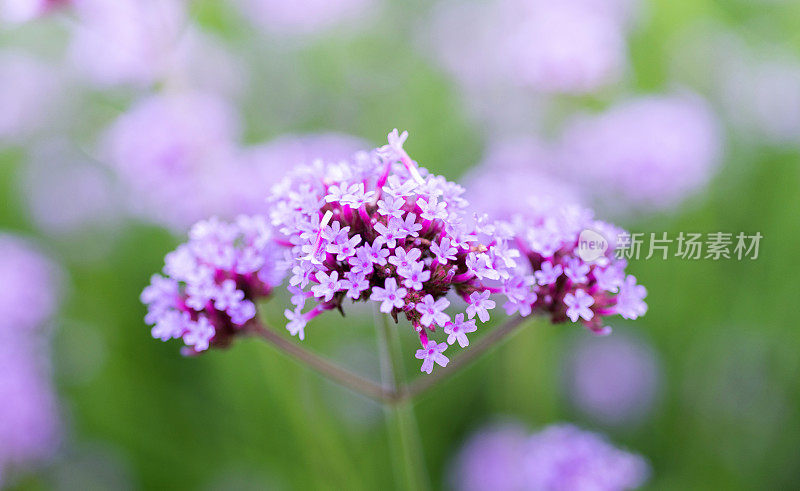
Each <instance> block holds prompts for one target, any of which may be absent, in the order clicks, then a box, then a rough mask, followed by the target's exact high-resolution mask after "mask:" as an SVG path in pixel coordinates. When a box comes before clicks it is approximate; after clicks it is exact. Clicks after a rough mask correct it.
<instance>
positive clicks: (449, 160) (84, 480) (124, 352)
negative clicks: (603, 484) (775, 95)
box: [0, 0, 800, 490]
mask: <svg viewBox="0 0 800 491" xmlns="http://www.w3.org/2000/svg"><path fill="white" fill-rule="evenodd" d="M428 8H429V6H428V5H427V4H426V2H421V1H414V2H396V3H394V4H391V5H390V6H389V10H390V13H389V14H388V15H385V18H386V19H384V20H383V21H381V22H380V23H378V24H377V25H376V26H375V27H373V28H371V29H367V31H366V32H363V33H359V34H357V35H354V36H347V37H343V38H341V39H327V38H326V39H324V40H319V41H316V42H312V43H311V44H309V45H307V46H303V47H301V48H297V49H295V50H293V51H292V52H291V53H290V54H288V55H287V54H286V53H284V54H281V55H276V58H275V60H276V61H275V64H270V63H267V62H265V60H264V59H262V68H263V73H259V77H260V78H258V79H257V80H259V83H260V84H263V87H264V90H263V91H259V90H258V89H255V90H252V95H250V96H248V97H252V98H253V101H252V102H253V103H252V104H249V105H248V107H249V110H248V111H247V112H246V113H245V114H244V116H245V118H246V121H247V127H246V131H247V139H248V141H252V142H258V141H262V140H265V139H268V138H270V137H273V136H276V135H279V134H283V133H287V132H299V131H314V130H337V131H342V132H346V133H351V134H354V135H359V136H363V137H365V138H368V139H369V140H371V141H372V142H375V143H376V144H377V143H379V142H381V141H382V140H383V139H384V138H385V134H386V133H387V132H388V130H390V129H392V128H394V127H398V128H401V129H403V128H405V129H408V130H409V131H410V132H411V138H410V139H409V141H408V145H407V149H408V150H409V153H410V154H411V155H412V156H414V157H415V158H416V159H417V160H418V161H419V162H420V163H421V164H422V165H424V166H426V167H428V168H429V169H431V170H432V171H434V172H437V173H441V174H444V175H445V176H447V177H448V178H451V179H457V178H459V177H460V176H461V175H463V173H464V172H465V171H466V170H468V169H469V168H470V167H471V166H473V165H475V164H476V163H478V162H479V161H480V160H481V156H482V151H483V149H484V144H485V142H484V136H483V133H482V128H480V127H479V124H478V123H475V122H473V121H472V120H470V118H469V117H468V116H467V114H466V111H465V109H464V108H463V101H461V100H460V99H459V94H458V92H457V90H456V89H455V87H454V85H453V84H452V82H450V81H449V80H448V77H447V76H446V75H445V74H443V73H442V72H441V71H440V70H438V69H437V68H436V67H435V66H434V65H433V64H432V63H431V61H430V60H429V59H427V58H425V57H424V56H422V55H421V54H419V52H418V50H415V49H412V48H411V46H410V45H411V43H412V41H411V39H412V38H413V37H414V36H415V29H416V28H417V25H418V23H419V22H421V19H423V18H424V14H425V12H426V10H427V9H428ZM648 11H649V13H648V16H647V18H646V21H644V22H642V23H641V25H640V27H639V28H638V29H636V30H635V33H634V35H633V38H632V40H631V43H630V50H631V56H632V63H633V76H632V79H631V80H632V84H633V85H632V87H631V89H632V90H633V91H642V92H647V91H658V90H662V89H665V88H667V87H668V85H669V84H670V83H671V80H672V79H671V77H670V76H669V73H670V66H671V62H672V60H671V59H670V57H671V55H670V53H671V51H670V46H671V44H670V40H671V39H673V38H674V37H675V36H676V35H677V34H678V33H680V32H682V31H683V30H684V29H686V28H688V27H689V26H691V25H694V24H695V23H697V22H698V20H711V21H714V22H716V23H719V24H722V25H725V26H727V27H728V28H731V29H734V30H736V31H738V32H739V33H740V34H741V35H742V36H743V37H744V38H745V39H747V40H748V41H750V42H754V43H758V42H762V41H765V40H766V41H770V42H780V43H786V44H787V45H789V46H791V47H792V49H793V50H794V52H795V54H798V55H800V2H792V1H786V2H778V1H775V2H751V1H746V0H741V1H710V0H706V1H703V0H659V1H653V2H649V4H648ZM193 14H194V16H195V17H196V18H197V19H198V20H199V22H201V23H202V24H203V25H205V27H207V28H208V29H210V30H212V31H216V32H217V33H219V34H221V35H222V36H224V37H225V38H226V39H227V40H228V42H230V43H231V44H232V45H234V46H236V45H237V44H238V45H241V46H245V45H247V44H248V43H250V42H252V39H251V38H249V37H248V35H247V34H246V33H244V34H243V33H242V30H241V29H239V26H238V24H237V23H238V22H239V20H238V19H237V18H236V17H234V16H231V15H230V14H229V13H228V11H227V9H226V8H225V6H224V4H223V3H222V2H216V1H213V0H204V1H200V2H196V3H194V4H193ZM264 49H265V53H262V54H263V55H264V56H263V57H262V56H260V55H259V59H261V58H268V57H267V55H268V54H270V53H269V52H268V51H269V48H264ZM267 61H268V60H267ZM298 81H302V84H301V85H298V84H297V82H298ZM298 101H302V104H299V103H298ZM95 103H96V104H98V107H101V108H105V109H101V110H98V111H97V113H96V114H95V117H97V118H98V119H99V120H100V122H99V124H101V125H102V124H105V123H107V122H108V121H110V120H111V119H112V118H113V117H114V116H115V115H116V113H115V112H114V109H113V104H112V103H111V102H110V101H108V100H99V101H95ZM563 104H564V107H565V108H571V107H576V106H577V107H579V106H581V105H589V106H592V105H594V106H597V105H603V104H604V101H603V100H602V99H585V100H584V99H569V100H565V101H564V102H563ZM77 137H78V138H81V135H77ZM84 137H85V138H88V136H84ZM799 137H800V136H799ZM0 165H1V172H2V174H0V175H1V176H2V177H1V178H0V196H2V207H0V229H3V230H9V231H13V232H18V233H21V234H23V235H28V236H33V237H37V238H38V239H39V240H40V242H41V243H42V244H44V246H45V249H46V250H48V251H49V252H50V253H51V254H52V255H53V256H54V257H55V258H57V259H59V260H60V261H61V262H62V264H63V265H64V267H65V269H66V270H67V274H68V278H67V285H68V290H67V293H66V297H65V299H64V303H63V308H62V311H61V314H60V316H59V317H58V319H57V320H56V324H57V325H56V326H55V327H56V329H55V338H54V342H53V351H54V361H53V366H54V374H55V380H56V384H57V387H58V390H59V394H60V397H61V399H62V404H63V410H64V415H65V421H66V428H67V430H66V431H67V435H66V438H65V444H64V449H63V452H62V454H61V456H60V457H59V458H58V459H56V461H55V462H54V463H52V464H51V465H49V466H45V467H44V468H42V469H41V470H40V471H39V472H37V473H34V474H31V475H28V476H26V477H24V478H22V479H21V480H20V481H19V482H17V483H16V484H15V485H14V488H18V489H50V488H53V487H62V488H72V489H93V488H94V489H97V488H107V487H113V488H121V489H125V488H132V489H265V488H268V489H379V488H385V489H389V488H391V487H392V470H391V466H390V460H389V459H390V455H389V449H388V446H387V436H386V433H385V428H384V424H383V421H382V413H381V410H380V407H378V406H377V405H375V404H374V403H372V402H370V401H367V400H365V399H363V398H362V397H360V396H358V395H356V394H353V393H351V392H349V391H347V390H345V389H341V388H339V387H338V386H335V385H332V384H331V383H329V382H327V381H325V380H323V379H322V378H320V377H319V376H318V375H316V374H315V373H313V372H311V371H309V370H307V369H305V368H302V367H300V366H298V365H296V364H295V363H294V362H292V361H290V360H288V359H287V358H285V357H284V356H282V355H281V354H279V353H277V352H276V351H275V350H273V349H272V348H271V347H269V346H267V345H264V344H263V343H260V342H258V341H254V340H241V341H238V342H237V343H235V345H234V346H233V347H232V348H231V349H229V350H226V351H213V352H210V353H208V354H205V355H203V356H201V357H198V358H194V359H185V358H182V357H181V356H180V355H179V354H178V345H177V343H161V342H156V341H154V340H153V339H152V338H151V337H150V333H149V329H148V328H147V326H145V324H144V322H143V320H142V318H143V315H144V312H145V310H144V307H143V306H142V305H141V304H140V303H139V301H138V297H139V293H140V292H141V290H142V288H143V287H144V286H145V285H146V284H147V282H148V280H149V277H150V275H151V274H152V273H153V272H156V271H158V270H159V269H160V268H161V266H162V264H163V256H164V254H165V253H166V252H168V251H169V250H171V249H172V248H174V247H175V246H176V245H177V244H178V243H179V242H180V241H181V238H179V237H173V236H172V235H170V234H169V233H167V232H166V231H164V230H162V229H160V228H157V227H154V226H150V225H146V224H143V223H137V222H134V221H131V220H128V221H126V222H124V223H123V224H122V225H121V226H119V227H117V228H115V229H114V230H113V231H107V230H106V231H102V230H101V231H96V232H95V233H93V234H90V235H84V236H81V237H71V238H69V239H60V240H54V239H53V238H52V237H47V236H41V235H40V234H38V233H37V232H36V230H35V229H34V228H33V227H32V225H30V224H29V223H28V222H27V221H26V218H25V216H26V215H25V212H24V210H23V205H22V200H21V196H20V193H21V192H22V191H21V190H20V189H19V188H18V187H17V184H16V178H15V176H16V175H17V173H18V171H19V169H20V168H21V166H23V165H24V154H23V153H22V152H20V151H17V150H13V149H12V150H4V151H3V152H2V154H0ZM798 188H800V165H798V152H797V148H796V146H795V147H794V148H790V147H788V146H787V147H780V146H774V145H755V146H754V145H752V144H747V145H745V144H741V143H740V142H739V141H738V140H737V139H736V138H735V137H729V138H728V141H727V145H726V150H725V162H724V164H723V166H722V168H721V171H720V172H719V174H718V176H717V177H716V178H715V180H714V182H713V183H712V185H711V187H710V188H709V189H708V190H707V191H705V192H703V193H702V194H701V195H700V196H698V197H696V198H695V199H693V200H692V201H691V202H690V203H688V204H686V205H685V206H684V207H683V208H682V209H680V210H678V211H676V212H672V213H670V214H663V215H656V216H649V217H647V218H640V219H637V220H636V221H633V222H629V223H620V225H622V226H625V227H627V228H628V229H630V230H632V231H637V232H664V231H666V232H668V233H669V234H670V236H675V235H677V233H678V232H680V231H685V232H686V231H701V232H714V231H728V232H739V231H744V232H747V233H755V232H760V233H761V234H763V236H764V239H763V240H762V242H761V251H760V256H759V258H758V259H757V260H755V261H750V260H744V261H736V260H722V261H710V260H698V261H690V260H681V259H677V258H671V259H669V260H667V261H661V260H650V261H643V260H640V261H634V262H633V263H632V264H631V266H630V270H631V272H632V273H633V274H635V275H636V276H637V277H638V278H639V280H640V282H641V283H642V284H644V285H646V286H647V288H648V292H649V294H648V299H647V300H648V304H649V311H648V313H647V315H646V316H645V317H644V318H642V319H640V320H638V321H636V322H631V323H627V324H624V323H623V322H622V321H620V322H618V323H616V324H614V325H615V327H619V328H620V329H621V330H623V331H624V330H628V331H633V332H635V333H636V334H638V335H640V336H641V337H642V338H644V339H646V340H648V341H650V342H651V343H652V344H653V346H654V348H655V350H656V351H657V352H658V354H659V358H660V362H661V368H662V371H663V385H662V387H661V393H660V395H659V398H658V400H657V403H656V406H655V407H654V409H653V410H652V412H651V414H650V415H649V416H648V417H647V418H646V419H645V420H644V421H643V422H641V423H640V424H638V425H636V426H634V427H603V426H597V425H596V424H594V423H593V422H592V421H589V420H586V419H584V417H583V416H582V415H581V414H580V413H578V412H576V411H575V410H574V409H572V407H571V406H570V404H568V401H567V400H566V397H565V395H564V393H563V389H562V387H561V385H560V377H561V373H562V370H563V363H562V360H563V358H564V356H565V350H566V348H567V346H568V345H569V344H570V343H571V342H573V341H574V339H575V338H576V337H580V336H589V335H590V334H589V333H588V332H584V331H583V330H582V329H579V328H577V327H575V326H571V325H558V326H551V325H549V324H547V323H546V322H541V321H534V322H531V323H529V325H527V326H526V328H525V329H524V330H523V331H522V332H521V333H520V334H518V335H517V336H516V337H514V338H513V340H512V341H510V342H509V343H507V344H505V345H503V346H501V347H500V348H498V349H496V350H494V351H493V352H491V354H490V355H488V356H486V357H484V358H483V359H481V360H480V361H479V362H477V363H475V364H474V365H472V366H471V367H470V368H469V369H467V370H464V371H463V372H462V373H461V374H459V375H458V376H457V377H456V378H454V379H451V380H449V381H448V382H446V383H445V384H443V385H442V386H440V387H439V388H437V389H436V390H435V391H434V392H431V393H429V394H427V395H426V396H425V397H424V398H423V399H422V400H420V401H419V402H418V404H417V405H416V406H415V409H416V412H417V415H418V418H419V422H420V426H421V429H422V437H423V444H424V448H425V453H426V463H427V467H428V469H429V471H430V474H431V477H432V479H433V481H434V484H435V485H436V486H445V485H446V479H447V467H448V465H449V463H450V461H451V459H452V457H453V456H454V455H455V453H456V452H457V450H458V448H459V446H460V445H461V443H463V442H464V440H465V438H466V437H467V436H468V435H469V433H470V431H472V430H474V429H476V428H478V427H479V426H481V425H482V424H483V423H486V422H488V421H491V420H493V419H495V418H497V417H498V416H511V417H514V418H516V419H519V420H521V421H524V422H525V423H527V424H528V425H530V427H531V428H535V427H539V426H542V425H545V424H549V423H553V422H559V421H569V422H573V423H576V424H578V425H581V426H584V427H587V428H592V429H597V430H600V431H602V432H604V433H606V434H608V435H609V436H610V438H611V439H612V440H613V441H615V442H616V443H619V444H620V445H623V446H625V447H628V448H630V449H632V450H634V451H636V452H638V453H641V454H642V455H644V456H646V457H647V458H648V459H649V461H650V463H651V465H652V468H653V478H652V480H651V481H650V483H649V484H648V486H647V487H646V489H732V490H734V489H797V488H800V384H798V382H797V374H798V373H800V357H798V352H800V335H798V333H797V326H796V324H797V314H798V312H800V309H798V307H797V301H796V298H795V297H796V295H797V293H798V287H799V285H800V283H798V278H797V277H795V276H794V274H798V273H800V253H799V252H800V206H799V205H798V203H800V201H799V200H798ZM37 235H38V236H37ZM87 251H88V252H87ZM284 303H285V299H283V298H278V299H275V300H273V301H272V302H271V303H270V304H268V305H265V314H264V315H265V317H266V318H267V319H268V320H270V321H271V322H272V323H273V324H276V325H280V323H281V315H282V314H281V313H282V310H283V308H282V307H281V305H282V304H284ZM308 332H309V336H308V338H307V340H306V341H305V343H306V344H307V345H308V346H309V347H311V348H313V349H315V350H318V351H320V352H323V353H326V354H329V355H331V356H333V357H335V358H337V359H339V360H342V362H343V363H345V364H347V365H350V366H352V367H353V368H354V369H357V370H359V371H361V372H363V373H368V374H371V375H372V376H373V377H377V376H378V367H377V358H376V355H375V341H374V337H373V328H372V318H371V314H370V312H369V311H366V310H364V309H363V308H360V309H359V307H355V308H353V309H351V310H350V311H349V312H348V317H346V318H345V319H339V318H338V316H336V315H335V314H329V315H328V316H325V317H322V318H320V319H318V320H317V321H315V322H314V323H312V325H311V326H309V330H308ZM402 333H403V334H402V335H403V336H404V341H406V342H407V343H408V344H407V346H406V350H407V352H408V353H409V356H408V361H409V363H408V366H407V367H406V368H407V369H408V374H409V376H414V375H415V372H416V364H414V363H412V361H414V360H413V359H412V358H411V353H412V349H413V342H414V341H413V339H411V338H412V335H411V332H406V331H405V330H403V331H402Z"/></svg>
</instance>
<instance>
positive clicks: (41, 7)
mask: <svg viewBox="0 0 800 491" xmlns="http://www.w3.org/2000/svg"><path fill="white" fill-rule="evenodd" d="M70 1H71V0H0V23H2V22H7V23H9V24H21V23H24V22H29V21H32V20H34V19H37V18H39V17H41V16H43V15H46V14H47V13H48V12H50V11H52V10H55V9H57V8H59V7H62V6H64V5H67V4H68V3H70Z"/></svg>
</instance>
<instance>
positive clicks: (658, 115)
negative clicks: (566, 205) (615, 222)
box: [561, 95, 721, 210]
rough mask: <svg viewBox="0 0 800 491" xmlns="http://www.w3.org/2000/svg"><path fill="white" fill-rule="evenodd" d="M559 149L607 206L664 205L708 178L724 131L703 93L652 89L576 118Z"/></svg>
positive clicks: (677, 200) (674, 202)
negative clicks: (654, 93) (667, 92)
mask: <svg viewBox="0 0 800 491" xmlns="http://www.w3.org/2000/svg"><path fill="white" fill-rule="evenodd" d="M561 151H562V158H563V160H564V164H565V165H566V166H567V168H568V171H569V172H570V173H571V175H573V176H575V178H576V179H577V180H579V181H581V182H582V183H583V184H584V189H585V191H586V192H587V193H591V194H593V195H594V196H595V197H597V199H598V200H599V201H600V202H601V203H603V204H605V205H606V206H608V207H609V208H612V209H621V210H626V209H631V208H635V209H639V208H640V207H644V208H651V209H661V208H667V207H671V206H676V205H677V204H679V203H680V202H681V200H683V199H684V198H686V197H687V196H688V195H690V194H692V193H694V192H696V191H698V190H699V189H701V188H702V187H703V186H705V185H706V184H707V183H708V181H709V180H710V179H711V178H712V176H713V174H714V171H715V170H716V167H717V164H718V161H719V158H720V151H721V134H720V128H719V127H718V124H717V120H716V118H715V116H714V114H713V113H712V112H711V111H710V110H709V108H708V107H707V106H706V104H705V103H704V101H703V100H702V99H700V98H699V97H695V96H691V95H683V96H651V97H642V98H639V99H633V100H629V101H626V102H623V103H621V104H618V105H616V106H614V107H612V108H610V109H608V110H607V111H606V112H604V113H601V114H598V115H594V116H583V117H578V118H576V119H575V120H573V121H572V123H571V124H570V125H569V126H568V127H567V129H566V130H565V132H564V135H563V137H562V140H561Z"/></svg>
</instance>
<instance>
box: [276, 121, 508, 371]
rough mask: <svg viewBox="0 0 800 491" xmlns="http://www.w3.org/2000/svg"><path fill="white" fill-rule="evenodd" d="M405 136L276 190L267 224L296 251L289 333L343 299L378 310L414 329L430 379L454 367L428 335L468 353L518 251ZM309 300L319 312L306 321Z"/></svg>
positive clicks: (320, 166) (299, 173)
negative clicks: (421, 161)
mask: <svg viewBox="0 0 800 491" xmlns="http://www.w3.org/2000/svg"><path fill="white" fill-rule="evenodd" d="M407 136H408V135H407V133H405V132H404V133H402V134H399V133H398V132H397V130H395V131H394V132H392V133H391V134H390V135H389V144H388V145H386V146H383V147H381V148H378V149H376V150H375V151H373V152H371V153H366V152H362V153H360V154H357V155H356V156H355V158H354V159H353V160H350V161H341V162H330V163H323V162H317V163H316V164H315V165H313V166H307V167H302V168H299V169H297V170H295V171H294V172H293V173H292V174H291V175H290V176H288V177H287V178H286V179H285V180H284V182H282V183H281V184H279V185H278V186H277V187H276V190H275V194H274V195H273V197H272V202H273V208H272V212H271V218H272V222H273V224H274V225H275V226H276V227H277V228H278V230H279V231H280V233H282V234H284V235H285V236H286V238H287V240H288V241H289V242H290V243H291V244H292V246H293V247H292V249H291V251H290V257H291V262H292V264H293V265H294V266H293V269H292V273H293V274H292V277H291V279H290V284H291V287H290V288H291V289H292V291H293V293H295V296H294V297H293V304H294V309H292V310H287V311H286V316H287V317H288V318H289V319H290V321H291V322H290V323H289V330H290V331H291V332H292V333H293V334H298V335H300V336H301V337H302V336H303V329H304V327H305V325H306V323H307V322H308V321H309V320H310V319H311V318H313V317H315V316H317V315H319V314H320V313H321V312H323V311H326V310H331V309H341V305H342V302H343V301H344V299H345V298H350V299H352V300H354V301H372V302H375V303H376V304H378V308H379V309H380V311H381V312H384V313H386V314H390V315H392V317H393V318H394V319H395V320H397V319H398V318H399V317H400V316H404V317H405V318H406V319H408V320H409V321H410V322H411V324H412V325H413V327H414V329H415V331H416V332H417V333H418V335H419V339H420V343H421V349H420V350H418V351H417V353H416V356H417V358H419V359H421V360H423V365H422V369H423V371H425V372H428V373H430V371H431V370H432V368H433V365H434V364H439V365H441V366H445V365H446V364H447V362H448V359H447V357H446V356H444V355H443V352H444V351H445V349H446V348H447V343H437V342H436V341H434V340H431V339H429V337H428V335H429V333H432V332H435V331H436V329H437V328H441V329H442V330H444V332H445V333H446V334H449V338H448V343H451V344H452V343H455V342H458V343H459V345H461V346H467V345H468V344H469V340H468V338H467V336H466V334H467V333H469V332H473V331H474V330H475V329H476V325H475V321H476V320H480V321H481V322H487V321H488V320H489V318H490V314H489V311H490V310H491V309H493V308H494V307H495V302H494V301H493V300H491V299H490V298H489V296H490V294H492V293H497V292H500V291H501V285H502V282H503V281H509V280H511V273H512V270H513V268H514V267H516V262H515V258H516V256H517V255H518V252H517V251H516V250H515V249H513V248H511V247H510V244H509V243H508V242H507V241H505V240H495V239H494V238H492V236H491V232H492V231H493V227H491V226H490V225H488V224H486V223H484V222H483V221H481V220H476V219H475V217H473V216H470V215H469V213H468V212H467V211H466V210H465V209H466V207H467V202H466V200H464V199H463V198H462V197H461V195H462V194H463V192H464V189H463V188H461V186H458V185H457V184H454V183H452V182H448V181H447V180H445V179H444V178H443V177H440V176H436V175H433V174H430V173H429V172H428V171H427V170H425V169H424V168H420V167H418V166H417V163H416V162H414V161H413V160H411V158H410V157H409V156H408V154H407V153H406V151H405V150H404V149H403V143H404V141H405V139H406V137H407ZM451 291H452V292H455V293H456V294H457V295H458V296H459V297H461V298H462V299H463V300H464V301H465V302H466V303H467V308H466V310H465V311H464V312H463V313H462V314H460V315H458V316H456V317H455V318H452V317H451V315H450V314H448V313H447V312H446V309H447V308H448V307H449V306H450V301H449V300H448V299H447V298H446V297H445V295H446V294H447V293H448V292H451ZM309 301H310V302H314V303H315V305H314V307H312V308H311V309H310V310H308V311H307V312H305V313H304V312H303V310H304V308H305V305H306V303H307V302H309ZM476 318H477V319H476Z"/></svg>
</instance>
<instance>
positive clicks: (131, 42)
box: [70, 0, 187, 87]
mask: <svg viewBox="0 0 800 491" xmlns="http://www.w3.org/2000/svg"><path fill="white" fill-rule="evenodd" d="M74 9H75V14H76V23H75V25H74V27H73V37H72V44H71V46H70V51H71V58H72V62H73V63H74V64H75V65H76V67H77V68H78V69H79V71H80V72H81V73H82V74H84V75H85V77H86V78H87V79H88V80H89V81H91V82H92V83H94V84H97V85H99V86H104V87H105V86H114V85H120V84H125V85H128V84H130V85H136V86H143V85H144V86H146V85H150V84H152V83H154V82H155V81H157V80H158V79H159V78H160V77H161V76H162V75H163V74H164V73H165V72H166V71H167V70H168V69H169V67H170V66H171V63H172V62H173V58H172V57H173V56H174V53H175V47H176V45H177V43H178V40H179V37H180V35H181V33H182V30H183V29H184V28H185V27H186V23H187V20H186V13H185V8H184V3H183V2H181V1H180V0H114V1H108V0H74Z"/></svg>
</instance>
